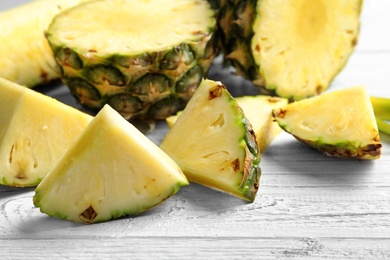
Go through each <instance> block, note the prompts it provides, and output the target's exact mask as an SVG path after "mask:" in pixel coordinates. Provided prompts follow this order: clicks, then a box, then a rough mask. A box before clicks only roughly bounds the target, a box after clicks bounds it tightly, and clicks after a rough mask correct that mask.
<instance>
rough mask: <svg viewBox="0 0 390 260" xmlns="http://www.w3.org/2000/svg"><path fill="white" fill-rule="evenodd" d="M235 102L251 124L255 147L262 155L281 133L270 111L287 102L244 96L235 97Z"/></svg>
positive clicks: (269, 97) (278, 99)
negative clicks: (257, 147) (256, 146)
mask: <svg viewBox="0 0 390 260" xmlns="http://www.w3.org/2000/svg"><path fill="white" fill-rule="evenodd" d="M236 100H237V102H238V104H239V105H240V107H241V108H242V110H243V111H244V114H245V116H246V117H247V118H248V120H249V122H251V124H252V127H253V131H254V132H255V134H256V141H257V145H258V146H259V149H260V152H261V153H263V152H264V151H265V150H266V149H267V147H268V146H269V145H270V143H271V142H272V141H273V140H274V138H275V137H276V136H277V135H278V134H279V133H280V132H281V131H282V129H281V128H280V127H279V125H278V123H276V122H275V121H274V119H273V116H272V110H273V109H275V108H278V107H281V106H284V105H287V103H288V100H287V99H285V98H279V97H271V96H244V97H237V98H236Z"/></svg>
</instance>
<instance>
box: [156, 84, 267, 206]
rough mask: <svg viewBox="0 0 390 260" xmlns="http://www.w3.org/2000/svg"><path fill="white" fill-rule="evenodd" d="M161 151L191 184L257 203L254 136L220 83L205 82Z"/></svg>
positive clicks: (171, 131)
mask: <svg viewBox="0 0 390 260" xmlns="http://www.w3.org/2000/svg"><path fill="white" fill-rule="evenodd" d="M160 147H161V149H163V150H164V151H165V152H166V153H167V154H168V155H170V156H171V157H172V158H173V159H174V160H175V161H176V162H177V163H178V165H179V166H180V168H181V169H182V170H183V172H184V174H185V175H186V176H187V178H188V180H189V181H190V182H196V183H199V184H202V185H205V186H209V187H212V188H215V189H218V190H221V191H224V192H227V193H230V194H233V195H235V196H237V197H239V198H242V199H244V200H247V201H254V199H255V197H256V194H257V191H258V188H259V182H260V180H259V179H260V175H261V170H260V167H259V163H260V154H259V149H258V146H257V143H256V136H255V134H254V132H253V130H252V126H251V124H250V123H249V121H248V120H247V118H246V117H245V115H244V113H243V111H242V110H241V108H240V107H239V106H238V103H237V101H236V100H235V99H234V98H233V97H232V96H231V95H230V93H229V92H228V91H227V89H226V88H225V86H224V85H222V83H220V82H215V81H211V80H204V81H203V82H202V83H201V85H200V86H199V88H198V89H197V91H196V92H195V94H194V96H193V97H192V99H191V100H190V101H189V103H188V105H187V106H186V108H185V109H184V110H183V112H182V114H181V115H180V116H179V118H178V119H177V121H176V122H175V124H174V125H173V127H172V128H171V129H170V130H169V132H168V133H167V135H166V136H165V138H164V139H163V141H162V142H161V144H160Z"/></svg>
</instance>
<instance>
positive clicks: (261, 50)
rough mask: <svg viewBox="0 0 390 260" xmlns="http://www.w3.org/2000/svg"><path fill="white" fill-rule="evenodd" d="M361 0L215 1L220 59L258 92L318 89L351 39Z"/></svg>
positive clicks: (305, 93) (299, 95) (292, 95)
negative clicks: (257, 87) (227, 62)
mask: <svg viewBox="0 0 390 260" xmlns="http://www.w3.org/2000/svg"><path fill="white" fill-rule="evenodd" d="M362 2H363V1H362V0H346V1H339V0H315V1H314V0H281V1H275V0H251V1H239V0H221V1H220V3H219V15H218V27H219V39H220V46H221V49H222V51H223V53H224V56H225V59H227V60H229V61H230V62H231V64H232V65H233V66H234V67H235V69H236V71H237V74H239V75H241V76H243V77H245V78H247V79H249V80H252V81H253V83H254V84H255V85H257V86H259V87H260V89H261V91H262V93H263V94H272V95H274V94H276V95H279V96H281V97H286V98H289V99H292V100H300V99H303V98H306V97H309V96H314V95H317V94H320V93H322V92H323V91H324V90H325V89H327V88H328V87H329V85H330V83H331V81H332V80H333V78H334V77H335V76H336V75H337V74H338V73H339V72H340V71H341V70H342V68H343V67H344V66H345V64H346V62H347V60H348V58H349V56H350V55H351V53H352V52H353V50H354V47H355V45H356V44H357V39H358V34H359V28H360V12H361V8H362Z"/></svg>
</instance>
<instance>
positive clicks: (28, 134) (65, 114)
mask: <svg viewBox="0 0 390 260" xmlns="http://www.w3.org/2000/svg"><path fill="white" fill-rule="evenodd" d="M91 120H92V116H90V115H87V114H85V113H83V112H81V111H79V110H76V109H75V108H72V107H70V106H67V105H65V104H63V103H61V102H59V101H57V100H55V99H53V98H51V97H48V96H45V95H42V94H40V93H38V92H35V91H34V90H31V89H28V88H25V87H22V86H20V85H17V84H15V83H13V82H10V81H8V80H5V79H1V78H0V184H2V185H8V186H19V187H25V186H35V185H37V184H38V183H39V182H40V181H41V180H42V178H43V177H44V176H45V175H46V174H47V173H48V172H49V171H50V170H51V169H52V168H53V167H54V165H55V164H56V163H57V161H58V160H59V159H60V157H61V156H62V155H63V154H64V153H65V151H66V150H67V149H68V147H69V146H70V145H71V144H72V143H73V142H74V140H75V139H76V138H77V137H78V136H79V134H80V133H81V132H82V131H83V129H84V128H85V127H86V126H87V124H88V123H89V122H90V121H91Z"/></svg>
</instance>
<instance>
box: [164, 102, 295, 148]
mask: <svg viewBox="0 0 390 260" xmlns="http://www.w3.org/2000/svg"><path fill="white" fill-rule="evenodd" d="M235 99H236V101H237V102H238V105H239V106H240V107H241V108H242V110H243V111H244V114H245V116H246V117H247V118H248V120H249V122H250V123H251V124H252V127H253V131H254V132H255V134H256V141H257V145H258V147H259V149H260V153H263V152H264V151H265V150H266V149H267V147H268V146H269V145H270V143H271V142H272V140H273V139H274V138H275V137H276V136H277V135H278V134H279V133H280V132H281V131H282V129H281V128H280V127H279V125H278V123H277V122H275V121H274V119H273V116H272V110H273V109H275V108H278V107H281V106H284V105H287V103H288V100H287V99H285V98H279V97H271V96H263V95H258V96H242V97H237V98H235ZM181 113H182V111H179V112H178V113H177V114H176V115H172V116H170V117H168V118H166V119H165V121H166V122H167V125H168V127H169V128H172V126H173V125H174V123H175V122H176V120H177V118H178V117H179V116H180V114H181Z"/></svg>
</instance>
